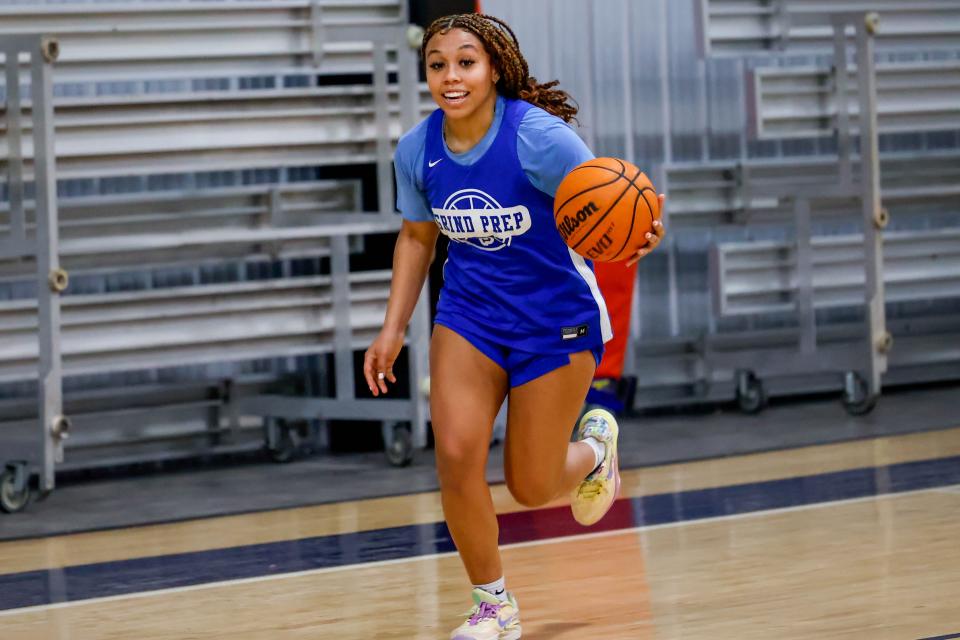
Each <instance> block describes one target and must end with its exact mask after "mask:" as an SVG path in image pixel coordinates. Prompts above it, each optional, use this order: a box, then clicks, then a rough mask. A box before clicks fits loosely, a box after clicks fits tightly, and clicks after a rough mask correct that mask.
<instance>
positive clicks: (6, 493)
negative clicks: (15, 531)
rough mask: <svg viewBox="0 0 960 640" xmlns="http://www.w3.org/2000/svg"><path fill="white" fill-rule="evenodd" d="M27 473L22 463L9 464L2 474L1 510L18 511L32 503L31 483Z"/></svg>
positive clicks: (0, 487)
mask: <svg viewBox="0 0 960 640" xmlns="http://www.w3.org/2000/svg"><path fill="white" fill-rule="evenodd" d="M26 473H27V471H26V469H25V468H24V467H23V466H22V465H17V464H9V465H7V468H6V469H5V470H4V471H3V473H2V474H0V510H3V511H6V512H7V513H17V512H18V511H23V510H24V509H25V508H26V507H27V505H28V504H30V483H29V482H27V478H26Z"/></svg>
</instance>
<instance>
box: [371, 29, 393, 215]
mask: <svg viewBox="0 0 960 640" xmlns="http://www.w3.org/2000/svg"><path fill="white" fill-rule="evenodd" d="M373 99H374V110H375V115H376V128H377V196H378V202H377V204H378V206H379V209H380V213H381V214H383V215H386V214H387V213H388V212H390V213H392V212H393V210H394V202H393V149H392V145H391V143H390V113H389V109H388V101H389V96H388V95H387V47H386V43H384V42H382V41H377V42H374V43H373Z"/></svg>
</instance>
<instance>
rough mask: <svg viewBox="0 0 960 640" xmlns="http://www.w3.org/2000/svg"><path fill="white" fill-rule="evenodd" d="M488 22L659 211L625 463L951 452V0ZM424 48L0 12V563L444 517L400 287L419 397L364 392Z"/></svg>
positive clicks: (231, 17)
mask: <svg viewBox="0 0 960 640" xmlns="http://www.w3.org/2000/svg"><path fill="white" fill-rule="evenodd" d="M551 3H552V4H553V5H557V6H550V5H551ZM483 5H484V6H483V8H484V10H485V11H487V12H489V13H492V14H494V15H500V16H501V17H503V18H505V19H506V20H507V21H508V22H509V23H511V24H512V25H513V27H514V28H515V30H516V32H517V34H518V37H519V40H520V42H521V47H522V49H523V51H524V53H525V55H526V57H527V59H528V61H529V62H530V66H531V69H532V70H533V73H534V75H536V76H537V77H538V78H540V79H541V80H552V79H553V78H560V80H561V81H562V86H563V88H564V89H566V90H567V91H569V92H570V94H571V95H573V96H574V98H575V99H576V100H577V102H578V104H579V106H580V113H579V121H580V128H579V129H578V132H579V134H580V135H581V136H582V137H583V138H584V139H585V140H586V142H587V143H588V145H589V146H590V147H591V149H592V150H593V151H594V152H595V153H596V155H598V156H613V157H618V158H624V159H627V160H629V161H631V162H633V163H634V164H636V165H637V166H639V167H641V168H643V169H644V171H645V172H646V173H647V174H648V175H649V176H650V178H651V179H652V180H653V182H654V184H655V185H657V187H658V190H659V191H662V192H664V193H665V194H666V198H667V208H666V211H665V222H666V227H667V228H668V236H667V239H666V240H665V242H664V243H663V244H662V245H661V247H660V248H658V250H657V251H656V252H654V253H652V254H651V255H650V256H649V257H647V258H645V259H644V260H643V262H642V263H641V267H640V270H639V275H638V277H637V281H636V283H635V285H636V286H635V289H636V295H635V296H634V304H633V309H632V312H631V324H630V329H629V332H630V333H629V336H630V340H629V345H628V347H627V353H626V358H625V360H626V367H625V374H626V376H628V377H632V378H635V379H636V380H637V381H638V384H637V386H636V389H635V390H634V391H633V393H632V397H631V400H632V401H633V404H634V406H635V407H636V409H637V411H638V413H637V415H636V416H635V417H631V418H628V419H627V420H625V424H624V427H625V436H624V441H623V442H624V445H623V459H624V465H625V466H628V467H631V466H643V465H654V464H664V463H669V462H674V461H680V460H691V459H700V458H709V457H713V456H727V455H736V454H742V453H747V452H752V451H764V450H770V449H779V448H790V447H797V446H804V445H809V444H820V443H825V442H834V441H839V440H846V439H851V438H866V437H872V436H876V435H887V434H898V433H907V432H911V431H919V430H927V429H941V428H948V427H953V426H956V425H955V424H954V423H953V422H952V421H953V420H954V415H955V411H954V406H953V404H952V403H955V402H956V399H957V397H958V394H960V392H958V390H957V387H956V386H955V385H956V384H957V381H958V380H960V350H958V346H957V345H960V190H958V187H957V185H958V184H960V126H958V123H960V81H958V78H960V74H958V69H960V28H958V26H957V25H960V5H958V3H957V2H956V1H955V0H930V1H929V2H923V3H916V2H910V1H908V0H844V1H842V2H838V1H835V0H829V1H828V0H803V1H801V0H587V1H580V0H570V1H567V0H529V1H527V0H525V1H524V2H522V3H521V2H514V1H513V0H486V1H485V2H484V3H483ZM558 6H559V7H560V9H562V10H554V9H557V8H558ZM544 16H548V17H549V19H544ZM890 25H896V28H887V27H888V26H890ZM238 33H242V34H243V37H237V34H238ZM418 33H420V31H418V28H417V26H416V25H411V14H410V5H409V3H407V2H406V1H405V0H329V1H328V0H316V1H314V0H244V1H243V2H239V1H236V2H235V1H232V0H222V1H219V0H218V1H215V0H196V1H194V2H160V1H154V0H143V1H139V2H134V1H132V0H131V1H126V0H100V1H96V2H94V1H92V0H68V1H64V2H53V1H51V2H40V1H36V2H34V1H32V0H31V1H26V0H25V1H11V2H5V3H3V5H2V6H0V53H2V56H0V58H2V60H3V68H4V72H3V73H2V74H0V81H2V100H3V101H4V102H5V107H6V117H5V118H4V128H3V131H2V135H0V143H2V144H0V161H2V163H3V167H2V170H0V498H2V506H3V508H4V509H6V510H8V511H17V510H19V509H20V508H22V507H23V505H24V501H23V500H22V498H23V497H24V496H27V495H29V491H30V490H31V489H33V490H34V491H35V492H36V493H38V495H45V494H47V493H49V495H48V497H47V499H46V500H45V501H43V502H34V503H33V504H30V505H29V506H27V508H26V510H24V511H22V512H20V513H15V514H13V515H2V514H0V538H13V537H24V536H31V535H50V534H56V533H63V532H69V531H81V530H90V529H97V528H108V527H114V526H129V525H136V524H145V523H151V522H163V521H170V520H179V519H184V518H192V517H205V516H214V515H224V514H231V513H240V512H247V511H258V510H263V509H272V508H284V507H292V506H300V505H305V504H320V503H328V502H333V501H337V500H345V499H358V498H364V497H374V496H382V495H389V494H397V493H410V492H415V491H423V490H432V489H435V488H436V480H435V474H434V469H433V466H432V461H431V452H430V450H429V449H424V447H425V446H426V445H427V441H428V435H429V434H428V422H427V420H428V408H427V405H426V402H427V401H426V398H425V396H424V394H422V393H420V392H419V391H418V390H420V389H421V388H422V387H423V386H424V381H425V379H426V377H427V375H428V371H427V344H428V334H429V330H430V314H429V308H430V295H429V294H428V293H426V292H425V293H424V294H423V295H422V296H421V299H420V304H419V305H418V307H417V310H416V311H415V313H414V316H413V318H412V321H411V324H410V329H409V331H408V334H407V336H406V349H405V350H404V352H403V356H402V359H403V361H402V365H401V367H400V368H401V369H402V371H403V374H402V376H401V377H402V378H403V379H404V380H405V381H407V382H406V383H405V384H406V385H407V386H409V387H411V388H412V389H413V393H410V389H408V388H401V389H398V393H397V394H396V395H394V396H392V397H391V399H390V400H388V401H382V400H379V401H373V400H369V399H368V398H367V397H366V395H365V389H364V387H363V385H362V383H361V382H360V381H359V380H358V376H357V372H356V367H357V363H358V362H359V356H360V354H361V353H362V351H363V350H364V349H365V348H366V346H367V345H368V344H369V343H370V341H371V340H372V338H373V337H374V336H375V335H376V333H377V331H378V330H379V328H380V324H381V322H382V318H383V314H384V310H385V308H386V303H387V298H388V294H389V287H390V279H391V272H390V266H391V261H390V258H391V251H392V240H393V236H394V234H395V233H396V230H397V229H398V228H399V225H400V221H399V218H398V217H397V216H396V215H395V211H394V193H393V188H394V184H393V176H392V171H393V167H392V154H393V149H394V147H395V145H396V141H397V139H398V138H399V136H400V134H401V132H403V131H405V130H408V129H409V128H410V127H411V126H413V125H414V124H415V123H416V122H417V121H419V120H420V119H421V118H422V117H423V116H424V115H426V114H427V113H429V112H430V111H431V110H432V109H433V108H434V106H435V105H434V104H433V102H432V100H431V98H430V96H429V92H428V91H427V88H426V85H425V84H424V83H423V82H421V80H420V77H419V75H418V64H419V62H418V60H417V47H418V39H417V38H418ZM13 61H16V63H15V64H14V63H12V62H13ZM838 61H842V63H840V64H838ZM441 264H442V260H438V261H437V268H436V269H435V270H436V271H439V269H440V265H441ZM433 284H434V285H437V284H438V281H437V280H436V279H434V282H433ZM435 291H436V289H435V288H434V292H435ZM924 385H927V386H924ZM402 386H403V385H402ZM841 398H842V403H841ZM878 400H879V403H878V404H877V406H876V408H873V407H874V404H876V403H877V401H878ZM768 401H770V402H771V406H769V407H766V408H764V405H765V403H767V402H768ZM738 406H739V407H740V408H742V409H744V410H745V411H747V413H742V412H741V411H740V410H739V409H738V408H737V407H738ZM717 407H720V408H719V409H717ZM871 408H873V411H872V412H871ZM329 421H336V422H337V424H336V426H335V429H332V430H330V431H327V430H325V428H324V427H325V426H326V425H328V424H329ZM350 423H357V426H356V427H355V428H356V430H357V431H358V432H359V431H363V434H362V435H358V434H352V435H353V439H354V440H355V442H354V444H358V445H360V444H362V445H363V446H362V447H360V446H358V447H353V448H351V446H349V445H343V444H342V443H340V444H339V445H338V442H337V441H336V438H335V437H334V435H337V434H339V436H340V437H341V438H343V437H344V434H345V433H348V432H349V430H350V428H351V427H350V426H349V424H350ZM361 423H362V424H361ZM345 424H346V425H347V426H345ZM317 434H320V436H321V437H320V442H321V445H322V446H319V447H318V450H317V451H316V452H314V453H313V454H311V455H309V456H305V457H300V458H298V459H295V460H293V461H291V462H288V463H286V464H279V463H275V462H273V461H271V458H275V459H285V458H287V457H289V454H290V453H291V452H292V451H293V450H294V449H295V448H296V446H295V445H297V441H298V440H300V439H302V438H304V437H306V436H310V437H313V436H315V435H317ZM378 437H382V440H377V438H378ZM325 438H326V440H325ZM350 439H351V437H346V440H350ZM328 445H332V446H328ZM264 447H266V449H267V450H268V451H269V453H262V450H263V449H264ZM380 448H386V449H387V450H388V451H389V452H390V453H391V454H392V455H393V457H394V461H395V462H398V461H402V460H404V458H406V457H408V456H410V455H413V464H412V465H411V466H407V467H403V468H397V467H393V466H391V465H390V464H388V463H387V462H386V460H385V457H384V452H383V451H380V450H378V449H380ZM357 449H364V450H363V451H362V452H357V451H356V450H357ZM350 451H353V452H350ZM500 452H501V449H500V447H499V446H495V447H494V448H493V450H492V456H491V469H490V477H491V479H492V480H494V481H499V480H500V479H501V471H500V470H499V468H500V458H499V456H500Z"/></svg>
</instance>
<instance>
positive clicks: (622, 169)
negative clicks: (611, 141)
mask: <svg viewBox="0 0 960 640" xmlns="http://www.w3.org/2000/svg"><path fill="white" fill-rule="evenodd" d="M613 159H614V160H617V159H616V158H613ZM594 160H596V158H594ZM587 162H590V161H589V160H587ZM617 163H618V164H619V165H620V173H619V174H618V175H621V176H625V174H626V173H627V167H626V166H624V164H623V163H622V162H620V161H619V160H617ZM580 169H603V170H604V171H609V172H610V173H617V172H616V170H614V169H611V168H610V167H605V166H603V165H602V164H586V162H585V163H583V164H580V165H577V166H576V167H574V168H573V169H571V170H570V173H573V172H574V171H579V170H580ZM568 175H569V174H568Z"/></svg>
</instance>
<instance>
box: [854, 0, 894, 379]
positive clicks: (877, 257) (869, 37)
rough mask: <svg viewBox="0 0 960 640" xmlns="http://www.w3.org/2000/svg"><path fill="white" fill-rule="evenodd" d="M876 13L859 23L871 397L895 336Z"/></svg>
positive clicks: (885, 364) (861, 141) (885, 365)
mask: <svg viewBox="0 0 960 640" xmlns="http://www.w3.org/2000/svg"><path fill="white" fill-rule="evenodd" d="M877 25H878V17H877V14H875V13H868V14H866V15H865V16H864V19H863V20H862V21H861V22H860V23H859V24H857V73H858V80H859V84H860V148H861V150H860V155H861V165H862V169H861V176H860V180H861V185H862V188H863V227H864V228H863V241H864V255H865V258H866V292H865V293H866V304H867V326H866V329H867V372H866V376H865V377H866V382H867V387H868V393H869V394H870V395H871V396H876V395H879V393H880V376H881V375H882V374H883V373H884V372H885V371H886V370H887V352H888V351H889V349H890V347H891V346H892V339H891V338H890V335H889V334H888V333H887V328H886V317H885V309H884V297H885V296H884V286H883V236H882V234H881V230H882V229H883V227H884V226H886V213H885V211H884V210H883V208H882V204H881V202H880V143H879V139H878V133H877V83H876V79H877V78H876V72H875V68H874V53H873V44H874V40H873V38H874V32H875V31H876V28H877Z"/></svg>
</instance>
